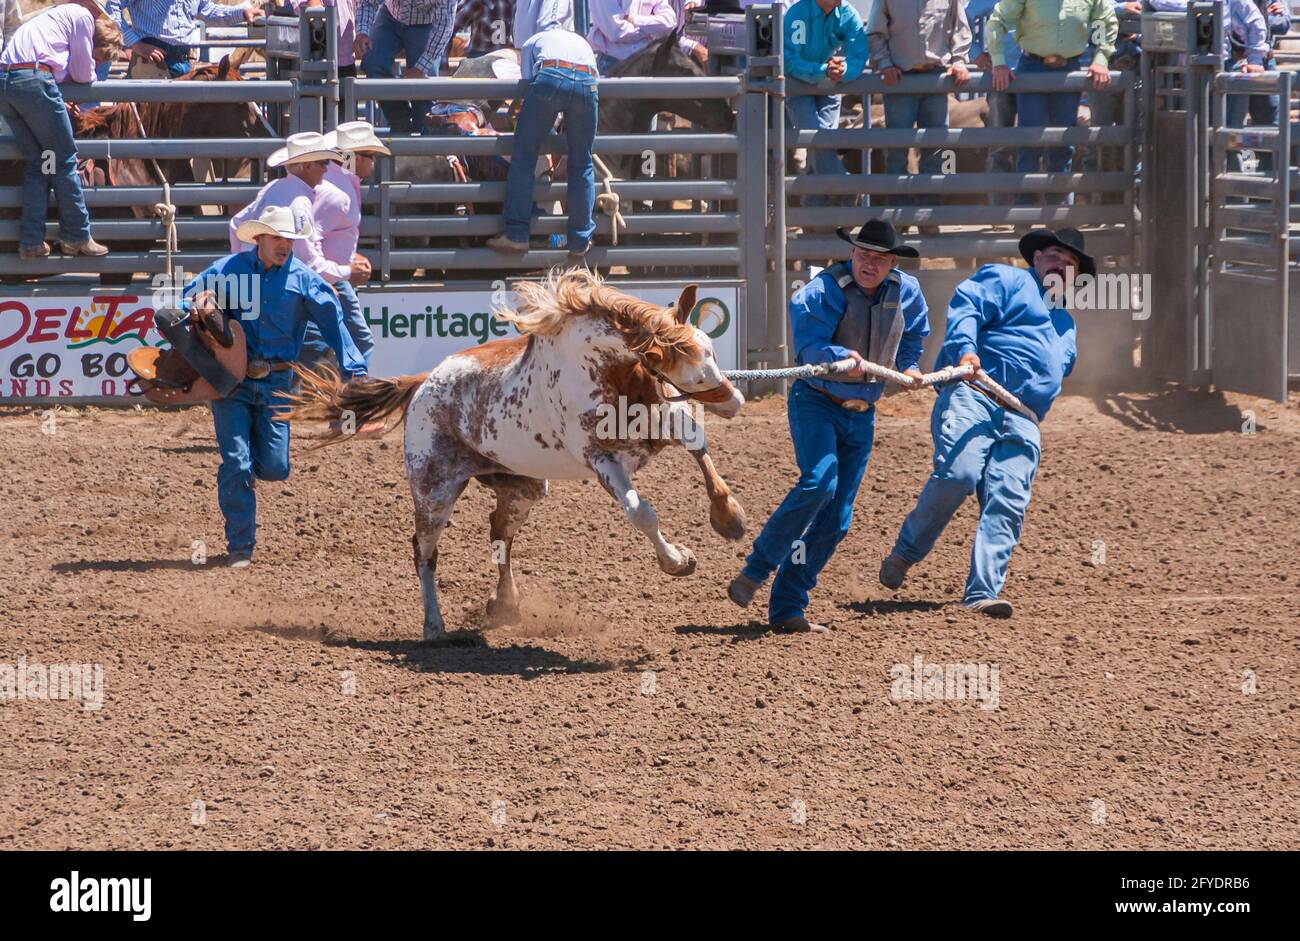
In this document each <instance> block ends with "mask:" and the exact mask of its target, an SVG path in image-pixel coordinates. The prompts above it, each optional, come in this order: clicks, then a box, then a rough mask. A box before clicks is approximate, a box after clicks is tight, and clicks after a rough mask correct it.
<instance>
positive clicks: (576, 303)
mask: <svg viewBox="0 0 1300 941" xmlns="http://www.w3.org/2000/svg"><path fill="white" fill-rule="evenodd" d="M515 293H516V294H518V295H519V301H520V303H519V306H518V308H516V309H515V310H511V309H509V308H505V307H500V306H498V307H497V308H496V309H495V310H494V311H493V313H494V314H495V316H496V318H497V319H498V320H502V321H505V322H506V323H509V324H513V325H514V327H515V329H516V330H518V331H519V332H520V333H524V334H529V333H532V334H538V335H540V336H552V335H554V334H557V333H559V332H560V330H561V329H563V328H564V325H565V323H566V322H567V321H568V319H569V318H570V317H580V316H586V317H603V318H605V319H606V320H608V321H609V322H610V323H611V324H613V325H614V326H615V327H617V328H618V330H619V332H621V333H622V334H623V336H624V337H625V338H626V339H627V344H628V348H629V349H631V350H633V351H634V352H637V353H643V352H645V351H646V350H647V349H649V348H650V347H651V346H657V347H659V348H660V349H661V350H663V353H664V358H665V362H666V363H667V364H669V365H671V363H672V362H674V361H675V360H676V359H677V358H678V357H682V356H684V357H687V358H692V359H693V358H695V357H698V356H699V355H701V353H702V352H703V350H701V348H700V345H699V341H698V340H696V338H695V330H694V329H693V328H692V327H691V326H690V324H687V323H678V321H677V316H676V311H675V309H674V308H671V307H660V306H659V305H658V304H651V303H649V302H648V301H642V300H638V299H637V298H635V297H631V296H630V295H627V294H624V293H623V292H622V291H619V290H617V289H615V288H612V287H610V286H609V285H607V284H605V283H604V281H602V280H601V278H600V276H599V275H597V274H595V273H594V272H592V271H590V270H589V269H587V268H570V269H568V270H567V271H561V270H560V269H559V268H552V269H551V271H550V273H549V274H547V276H546V278H545V280H543V281H540V282H539V281H524V282H521V283H520V284H519V285H518V286H517V287H516V288H515Z"/></svg>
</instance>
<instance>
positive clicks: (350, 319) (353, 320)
mask: <svg viewBox="0 0 1300 941" xmlns="http://www.w3.org/2000/svg"><path fill="white" fill-rule="evenodd" d="M334 290H336V291H338V295H339V304H340V305H341V306H342V307H343V323H344V324H345V325H346V326H347V328H348V334H349V335H350V336H351V337H352V342H353V343H355V344H356V347H357V349H358V350H360V352H361V358H362V359H363V360H365V363H366V369H367V371H368V370H369V369H370V354H371V353H372V352H374V349H375V338H374V336H373V335H371V333H370V324H368V323H366V315H365V313H364V312H363V311H362V310H361V298H359V297H357V291H356V288H354V287H353V286H352V284H351V282H348V281H340V282H339V283H338V284H336V285H334ZM329 354H330V348H329V344H328V343H326V342H325V338H324V337H322V336H321V335H320V330H318V329H317V327H316V325H315V324H314V323H310V322H309V323H308V324H307V332H306V333H305V334H304V335H303V341H302V349H301V350H300V351H299V353H298V362H300V363H302V364H303V365H304V366H315V365H316V364H317V363H318V362H320V361H321V360H322V359H324V358H325V357H327V356H328V355H329Z"/></svg>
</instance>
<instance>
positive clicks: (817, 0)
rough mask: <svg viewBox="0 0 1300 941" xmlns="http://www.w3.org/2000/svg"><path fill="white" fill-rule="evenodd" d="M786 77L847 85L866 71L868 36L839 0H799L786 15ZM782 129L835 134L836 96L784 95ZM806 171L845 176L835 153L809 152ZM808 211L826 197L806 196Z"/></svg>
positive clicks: (823, 202) (854, 12)
mask: <svg viewBox="0 0 1300 941" xmlns="http://www.w3.org/2000/svg"><path fill="white" fill-rule="evenodd" d="M784 22H785V74H786V75H787V76H788V77H790V78H794V79H798V80H799V81H801V82H805V83H807V84H809V85H822V84H825V83H827V82H829V83H831V84H839V83H840V82H851V81H853V80H854V79H856V78H857V77H858V76H860V75H861V74H862V70H863V69H864V68H866V67H867V32H866V29H865V28H864V27H863V25H862V17H860V16H858V11H857V10H855V9H853V7H851V6H849V5H848V4H847V3H843V2H842V0H798V2H797V3H794V4H791V5H790V6H789V7H788V8H787V9H786V11H785V20H784ZM785 114H786V122H787V125H788V126H790V127H792V128H793V129H794V130H796V131H825V130H834V129H835V128H836V127H837V126H838V125H839V121H840V96H839V95H820V94H815V95H788V96H787V97H786V99H785ZM808 167H809V172H811V173H815V174H817V175H818V176H835V175H843V174H845V173H847V172H848V171H847V170H845V169H844V164H843V163H842V162H841V161H840V158H839V155H838V154H836V153H835V150H834V148H826V147H819V148H815V149H810V150H809V159H808ZM804 202H805V204H806V205H809V206H825V205H827V203H828V199H827V198H826V197H825V196H809V197H807V198H806V199H805V200H804Z"/></svg>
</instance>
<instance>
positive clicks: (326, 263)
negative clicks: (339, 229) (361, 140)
mask: <svg viewBox="0 0 1300 941" xmlns="http://www.w3.org/2000/svg"><path fill="white" fill-rule="evenodd" d="M342 160H343V155H342V154H340V153H339V152H338V151H337V150H334V149H332V148H331V147H330V146H329V145H328V143H327V142H326V140H325V135H323V134H317V133H316V132H315V131H307V132H304V133H302V134H290V135H289V137H288V139H287V140H285V145H284V146H283V147H281V148H280V149H279V150H277V151H275V153H273V154H271V156H270V157H268V158H267V159H266V165H267V167H271V168H274V167H284V171H285V175H284V176H282V177H281V178H280V179H278V180H272V181H271V182H270V183H267V184H266V185H265V186H263V187H262V189H261V191H260V192H258V194H257V198H256V199H254V200H253V201H252V202H251V203H249V204H248V205H247V206H245V207H244V208H243V209H241V210H240V211H239V212H237V213H235V217H234V218H233V219H231V220H230V250H231V251H232V252H238V251H242V250H243V249H245V248H247V247H248V246H247V245H245V244H243V243H242V242H241V240H240V236H239V228H240V226H241V225H243V224H244V223H245V222H247V221H249V220H250V219H256V218H258V217H259V216H260V215H261V214H262V213H263V212H264V211H265V210H266V209H267V208H269V207H272V206H284V207H287V208H288V209H289V211H290V212H291V213H292V214H293V219H294V228H295V230H296V231H297V232H300V233H302V237H301V238H299V239H297V240H295V241H294V245H293V253H294V255H295V256H296V257H297V258H298V260H299V261H301V262H302V263H303V264H304V265H306V266H307V268H308V269H309V270H310V271H312V272H314V273H316V274H318V275H320V276H321V277H322V278H324V279H325V280H326V281H327V282H329V283H330V284H334V283H336V282H338V281H347V280H349V279H350V278H352V277H354V272H353V271H352V266H351V265H350V264H346V263H345V264H339V263H337V262H333V261H330V260H329V259H328V258H326V257H325V254H324V252H322V250H321V228H320V226H319V225H317V224H316V209H315V206H316V192H317V190H318V189H319V188H320V187H329V188H330V189H334V188H335V187H334V184H333V183H327V182H326V181H325V168H326V167H327V166H328V165H329V163H330V162H331V161H333V162H335V163H341V162H342ZM335 198H336V199H337V200H340V201H341V200H344V199H345V198H346V197H345V196H344V195H343V194H341V193H340V194H336V195H335ZM355 276H356V277H360V275H359V274H355Z"/></svg>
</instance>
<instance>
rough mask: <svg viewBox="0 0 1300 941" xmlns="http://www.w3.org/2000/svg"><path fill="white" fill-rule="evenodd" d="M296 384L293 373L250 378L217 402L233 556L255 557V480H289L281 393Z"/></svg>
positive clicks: (223, 499) (220, 484)
mask: <svg viewBox="0 0 1300 941" xmlns="http://www.w3.org/2000/svg"><path fill="white" fill-rule="evenodd" d="M292 383H293V373H291V372H273V373H271V374H270V375H269V376H267V377H266V378H265V379H245V380H244V381H243V382H241V383H240V384H239V385H238V386H237V387H236V388H235V391H234V392H232V393H230V395H229V396H227V397H226V398H224V399H217V400H216V401H215V402H213V403H212V423H213V425H214V426H215V428H216V433H217V449H218V450H219V451H220V452H221V466H220V467H219V468H218V469H217V504H218V505H219V506H220V507H221V515H222V516H224V517H225V518H226V547H227V549H228V550H229V551H230V552H231V553H236V552H247V553H252V551H253V545H254V544H255V543H256V541H257V494H256V492H255V491H254V479H255V478H256V479H257V480H284V479H286V478H287V477H288V476H289V425H288V423H287V422H281V421H275V420H274V417H275V415H276V414H277V413H278V412H279V411H280V410H281V409H282V408H283V407H284V402H283V401H282V400H280V399H279V398H277V397H276V393H278V392H287V391H288V390H289V388H290V386H291V385H292Z"/></svg>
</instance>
